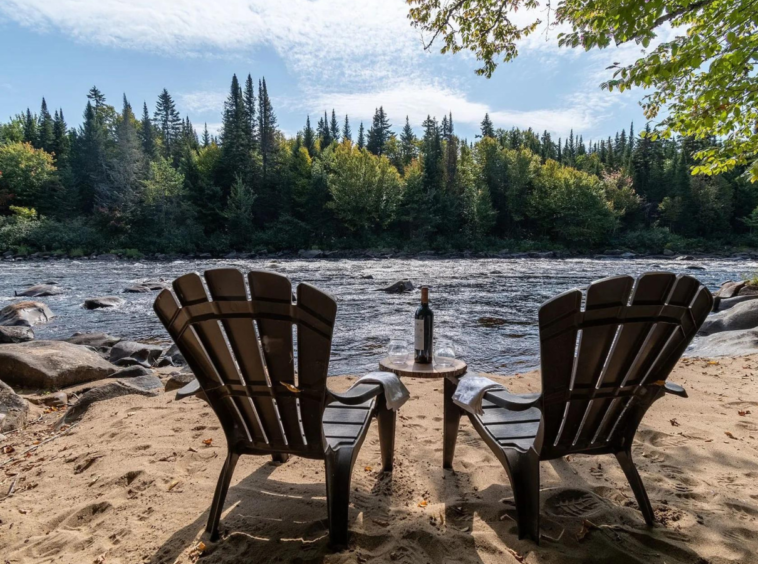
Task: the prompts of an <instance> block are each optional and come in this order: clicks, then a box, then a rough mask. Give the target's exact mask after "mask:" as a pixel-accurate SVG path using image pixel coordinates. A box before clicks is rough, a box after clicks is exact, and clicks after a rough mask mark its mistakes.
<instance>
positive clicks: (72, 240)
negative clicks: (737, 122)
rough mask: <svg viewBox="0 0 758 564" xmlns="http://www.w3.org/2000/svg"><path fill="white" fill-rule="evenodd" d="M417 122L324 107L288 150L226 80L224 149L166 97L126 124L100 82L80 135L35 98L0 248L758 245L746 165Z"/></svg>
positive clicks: (1, 145) (663, 145)
mask: <svg viewBox="0 0 758 564" xmlns="http://www.w3.org/2000/svg"><path fill="white" fill-rule="evenodd" d="M421 126H422V131H423V134H422V135H421V136H420V137H417V135H416V134H415V133H414V129H413V127H412V124H410V123H409V121H408V118H405V123H404V124H403V125H402V126H400V127H397V126H396V127H394V128H393V125H392V124H391V123H390V118H389V116H387V115H386V113H385V111H384V109H383V108H381V107H380V108H378V109H377V110H376V113H375V115H374V118H373V120H372V122H371V123H370V124H366V125H364V124H363V123H354V122H351V120H350V117H349V116H347V115H345V116H343V115H338V114H337V113H336V112H335V110H331V112H325V113H324V115H323V116H322V117H319V118H318V120H317V122H316V123H315V124H313V123H311V120H310V117H308V118H306V121H305V125H304V127H303V129H302V130H301V131H300V132H298V134H297V135H296V137H294V138H285V136H284V135H283V134H282V133H281V132H280V131H279V129H278V128H277V119H276V114H275V112H274V108H273V107H272V104H271V100H270V98H269V93H268V88H267V85H266V81H265V79H262V80H260V81H258V83H257V85H256V84H255V83H254V81H253V79H252V77H250V76H248V77H247V79H246V80H245V81H244V84H240V82H239V81H238V79H237V77H236V76H235V77H234V78H233V79H232V83H231V88H230V92H229V96H228V98H227V100H226V102H225V104H224V108H223V126H222V129H221V131H220V132H219V135H218V137H216V136H213V135H211V134H209V132H208V129H207V127H205V128H204V129H203V131H202V133H201V134H199V135H198V132H197V131H196V129H195V126H194V125H193V124H192V123H191V122H190V119H189V117H184V118H183V117H182V116H181V115H180V114H179V112H178V111H177V109H176V104H175V102H174V100H173V98H172V97H171V95H170V94H169V92H168V91H166V90H163V92H162V93H161V94H160V95H159V96H158V100H157V103H156V105H155V108H154V110H153V111H152V112H151V111H150V108H148V106H147V104H146V103H144V104H143V105H142V108H141V112H139V109H138V112H135V111H134V109H133V108H132V105H131V104H130V102H129V101H128V100H127V98H126V96H124V97H123V101H122V103H121V107H120V111H119V110H118V109H117V108H116V107H114V106H113V105H110V104H108V103H107V100H106V97H105V96H104V94H103V93H102V92H101V91H100V90H98V89H97V88H96V87H93V88H92V89H91V90H90V91H89V93H88V94H87V104H86V108H85V110H84V115H83V119H82V123H81V125H80V126H79V127H77V128H70V127H68V125H67V124H66V121H65V118H64V114H63V110H62V109H58V110H54V111H53V112H52V114H51V112H50V110H49V109H48V107H47V104H46V102H45V100H44V99H43V100H42V104H41V108H40V109H39V112H38V113H33V112H32V111H31V110H29V109H27V110H26V111H25V112H24V113H22V114H19V115H17V116H15V117H13V118H11V119H10V120H9V121H8V122H7V123H2V124H0V252H3V251H8V250H10V251H13V252H14V253H16V254H25V253H29V252H32V251H47V252H54V253H59V254H68V255H70V256H79V255H82V254H89V253H93V252H109V251H117V252H122V253H126V254H131V255H134V256H139V255H140V254H141V253H156V252H160V253H193V252H211V253H222V252H228V251H229V250H238V251H255V250H259V249H268V250H270V251H271V250H286V249H290V250H297V249H310V248H313V247H318V248H325V249H351V248H380V247H381V248H387V247H393V248H402V249H406V250H410V251H418V250H425V249H434V250H461V249H471V250H489V249H503V248H508V249H511V250H536V249H559V248H566V249H574V250H578V251H589V250H592V249H602V248H604V247H605V248H607V247H609V246H613V247H619V248H628V249H633V250H639V251H650V252H662V251H663V250H665V249H667V248H668V249H670V250H675V251H683V250H696V249H702V250H713V249H714V248H716V247H719V246H723V245H727V246H729V247H732V248H733V247H737V246H751V247H755V246H758V232H756V231H757V230H758V185H756V184H751V183H750V182H749V181H748V180H747V179H746V178H745V175H744V174H742V172H743V171H740V170H734V171H731V172H729V173H728V174H722V175H720V176H711V177H708V176H692V175H691V174H690V171H691V167H692V165H693V162H692V154H693V153H694V152H695V151H696V150H698V149H701V148H703V147H704V146H707V145H706V142H704V141H695V140H691V139H653V136H651V135H650V127H649V126H648V127H646V128H645V129H644V130H643V131H642V132H641V134H640V133H639V132H635V131H634V125H633V124H632V125H630V126H629V129H628V130H626V129H622V130H621V131H620V132H619V133H617V134H616V135H615V136H613V137H609V138H608V139H604V140H593V141H592V142H585V140H584V139H583V138H582V136H581V135H574V133H573V132H572V133H571V134H570V135H569V136H568V138H565V139H555V138H553V137H551V135H550V133H548V132H547V131H545V132H542V133H538V132H536V131H533V130H532V129H527V130H520V129H515V128H514V129H510V130H503V129H496V128H495V127H494V125H493V123H492V121H491V120H490V118H489V116H488V115H485V116H483V120H482V122H481V133H480V134H479V135H477V136H476V139H475V140H473V141H471V140H466V139H461V138H460V137H458V136H457V135H456V133H455V127H454V121H453V116H452V115H446V116H443V117H442V119H441V120H438V119H437V118H436V117H432V116H429V117H427V119H426V120H425V121H424V122H423V124H421ZM398 130H399V133H398ZM715 142H716V141H715V140H711V141H709V143H715ZM754 233H755V234H754Z"/></svg>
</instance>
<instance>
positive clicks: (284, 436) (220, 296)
mask: <svg viewBox="0 0 758 564" xmlns="http://www.w3.org/2000/svg"><path fill="white" fill-rule="evenodd" d="M248 280H249V288H250V298H248V297H247V295H248V294H247V287H246V285H245V280H244V278H243V275H242V273H241V272H240V271H238V270H236V269H218V270H209V271H206V272H205V283H206V285H207V288H208V292H206V288H205V285H204V284H203V280H202V279H201V278H200V276H198V275H197V274H187V275H186V276H182V277H181V278H178V279H176V280H175V281H174V283H173V290H174V292H173V293H172V292H171V291H169V290H164V291H163V292H161V293H160V294H159V295H158V297H157V299H156V300H155V305H154V308H155V312H156V313H157V314H158V317H159V318H160V320H161V322H163V325H164V326H165V327H166V329H167V330H168V332H169V334H170V335H171V338H172V339H173V340H174V342H175V343H176V345H177V347H178V348H179V350H180V351H181V353H182V354H183V355H184V358H185V359H186V360H187V363H188V364H189V366H190V368H191V369H192V371H193V372H194V374H195V377H196V378H197V380H196V381H195V382H193V383H191V384H189V385H188V386H186V387H185V388H183V389H182V390H180V391H179V393H178V394H177V398H179V399H181V398H182V397H186V396H189V395H198V396H199V397H202V398H203V399H205V400H206V401H208V403H209V404H210V405H211V407H212V408H213V410H214V411H215V413H216V415H217V416H218V418H219V421H220V422H221V425H222V427H223V429H224V433H225V435H226V440H227V445H228V454H227V457H226V462H225V463H224V466H223V469H222V471H221V476H220V477H219V480H218V486H217V487H216V493H215V495H214V497H213V503H212V505H211V510H210V516H209V518H208V526H207V532H208V533H209V534H210V535H211V538H212V539H214V540H215V539H217V538H218V524H219V519H220V517H221V512H222V509H223V505H224V499H225V498H226V493H227V490H228V489H229V482H230V481H231V479H232V473H233V472H234V467H235V465H236V464H237V460H238V458H239V456H240V455H242V454H254V455H268V456H271V457H272V458H273V459H274V460H275V461H280V462H286V460H287V459H288V457H289V456H290V455H296V456H302V457H304V458H313V459H319V460H324V461H325V463H326V494H327V506H328V515H329V535H330V539H331V542H332V544H335V545H344V544H346V542H347V537H348V504H349V501H350V477H351V474H352V469H353V465H354V463H355V459H356V456H357V454H358V450H359V449H360V447H361V444H362V443H363V440H364V438H365V437H366V433H367V432H368V428H369V425H370V423H371V418H372V417H373V416H374V415H376V416H377V418H378V421H379V442H380V448H381V453H382V465H383V469H384V470H385V471H389V470H391V469H392V455H393V449H394V436H395V412H394V411H390V410H388V409H387V407H386V404H385V399H384V395H383V389H382V387H381V386H380V385H374V384H362V385H359V386H356V387H355V388H353V389H352V390H351V391H350V392H346V393H344V394H338V393H335V392H331V391H330V390H329V389H328V388H327V373H328V369H329V356H330V352H331V341H332V329H333V327H334V320H335V317H336V314H337V304H336V302H335V301H334V299H333V298H332V297H331V296H329V295H328V294H325V293H323V292H321V291H319V290H318V289H316V288H314V287H313V286H310V285H308V284H300V285H299V286H298V287H297V298H296V301H295V302H294V303H293V295H292V286H291V284H290V281H289V280H288V279H287V278H285V277H284V276H281V275H279V274H275V273H271V272H262V271H253V272H250V273H249V275H248ZM174 294H175V295H174ZM208 294H210V296H209V295H208ZM177 299H178V301H177ZM293 327H294V328H295V329H294V331H295V332H296V339H297V360H296V361H295V350H294V343H293ZM296 362H297V367H296V366H295V363H296Z"/></svg>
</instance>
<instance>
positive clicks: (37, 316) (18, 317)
mask: <svg viewBox="0 0 758 564" xmlns="http://www.w3.org/2000/svg"><path fill="white" fill-rule="evenodd" d="M53 317H55V314H54V313H53V312H52V311H50V308H49V307H47V305H46V304H43V303H42V302H30V301H23V302H16V303H14V304H10V305H7V306H5V307H4V308H3V309H0V325H25V326H26V327H31V326H32V325H40V324H42V323H47V322H48V321H50V320H51V319H52V318H53Z"/></svg>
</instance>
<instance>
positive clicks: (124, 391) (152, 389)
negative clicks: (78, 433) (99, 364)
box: [58, 375, 163, 426]
mask: <svg viewBox="0 0 758 564" xmlns="http://www.w3.org/2000/svg"><path fill="white" fill-rule="evenodd" d="M162 390H163V383H162V382H161V381H160V379H159V378H158V377H156V376H153V375H149V376H138V377H136V378H126V379H123V380H115V381H113V382H108V383H107V384H105V385H103V386H98V387H96V388H92V389H91V390H88V391H86V392H84V394H82V396H81V397H80V398H79V401H78V402H76V404H75V405H73V406H72V407H70V408H69V409H68V411H67V412H66V414H65V415H64V416H63V417H62V418H61V419H60V420H59V421H58V426H60V425H63V424H70V423H72V422H74V421H76V420H77V419H81V417H82V416H83V415H84V414H85V413H86V412H87V410H88V409H89V408H90V406H91V405H92V404H94V403H97V402H99V401H104V400H109V399H113V398H118V397H121V396H127V395H132V394H136V395H140V396H156V395H158V394H159V393H161V391H162Z"/></svg>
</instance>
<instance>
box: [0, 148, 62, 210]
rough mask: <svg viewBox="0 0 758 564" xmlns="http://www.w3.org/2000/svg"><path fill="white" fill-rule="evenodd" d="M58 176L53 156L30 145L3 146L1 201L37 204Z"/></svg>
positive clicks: (0, 176)
mask: <svg viewBox="0 0 758 564" xmlns="http://www.w3.org/2000/svg"><path fill="white" fill-rule="evenodd" d="M54 173H55V165H54V164H53V157H52V155H50V154H49V153H46V152H45V151H43V150H42V149H35V148H34V147H32V146H31V144H29V143H9V144H6V145H0V202H2V203H7V202H14V203H15V204H18V205H20V206H29V205H32V206H33V205H35V204H36V203H37V202H38V201H39V199H40V197H41V196H42V195H43V194H44V190H45V187H46V185H47V184H48V183H49V182H50V180H52V179H53V175H54ZM6 205H7V204H6Z"/></svg>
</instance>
